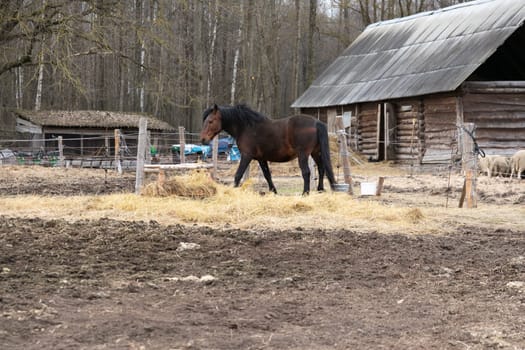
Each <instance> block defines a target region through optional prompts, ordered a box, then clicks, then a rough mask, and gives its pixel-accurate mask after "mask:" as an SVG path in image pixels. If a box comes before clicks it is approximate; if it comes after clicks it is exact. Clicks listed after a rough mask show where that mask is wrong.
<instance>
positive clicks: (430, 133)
mask: <svg viewBox="0 0 525 350" xmlns="http://www.w3.org/2000/svg"><path fill="white" fill-rule="evenodd" d="M423 108H424V111H423V118H424V144H425V146H424V147H425V151H424V155H423V158H422V160H421V162H422V163H423V164H427V163H429V164H432V163H441V164H442V163H448V162H450V159H451V157H454V156H455V155H456V153H457V152H458V146H457V135H458V132H457V131H458V130H457V116H456V96H454V95H430V96H425V97H424V98H423Z"/></svg>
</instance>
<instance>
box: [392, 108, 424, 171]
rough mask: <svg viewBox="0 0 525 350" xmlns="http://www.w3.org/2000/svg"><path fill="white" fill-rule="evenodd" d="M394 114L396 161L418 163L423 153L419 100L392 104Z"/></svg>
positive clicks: (422, 125)
mask: <svg viewBox="0 0 525 350" xmlns="http://www.w3.org/2000/svg"><path fill="white" fill-rule="evenodd" d="M394 106H395V114H396V145H395V146H396V147H395V149H396V160H397V161H400V162H413V161H415V162H417V163H419V161H420V159H421V156H422V152H423V151H424V149H423V146H424V139H422V135H423V134H422V132H421V131H422V130H423V128H424V124H423V122H424V120H423V119H422V114H421V108H422V104H421V102H420V101H419V100H403V101H398V102H396V103H395V104H394Z"/></svg>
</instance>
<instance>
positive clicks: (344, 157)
mask: <svg viewBox="0 0 525 350" xmlns="http://www.w3.org/2000/svg"><path fill="white" fill-rule="evenodd" d="M335 126H336V130H337V140H338V141H339V154H340V155H341V161H342V163H343V174H344V177H345V183H347V184H348V194H354V190H353V188H352V173H351V171H350V160H349V159H348V158H349V155H348V145H347V138H346V133H345V129H344V125H343V117H342V116H340V115H338V116H337V117H335Z"/></svg>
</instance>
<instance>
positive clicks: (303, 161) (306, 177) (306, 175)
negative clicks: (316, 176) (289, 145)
mask: <svg viewBox="0 0 525 350" xmlns="http://www.w3.org/2000/svg"><path fill="white" fill-rule="evenodd" d="M308 157H309V155H308V154H300V155H299V167H300V168H301V174H302V175H303V183H304V185H303V195H306V194H309V193H310V167H309V166H308Z"/></svg>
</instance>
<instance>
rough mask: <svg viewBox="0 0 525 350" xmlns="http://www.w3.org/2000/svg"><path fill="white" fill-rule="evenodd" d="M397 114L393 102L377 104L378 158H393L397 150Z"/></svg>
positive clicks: (379, 159) (380, 159)
mask: <svg viewBox="0 0 525 350" xmlns="http://www.w3.org/2000/svg"><path fill="white" fill-rule="evenodd" d="M395 130H396V115H395V113H394V106H393V105H392V104H391V103H379V104H378V105H377V143H376V160H377V161H382V160H393V159H395V157H396V151H395V136H396V134H395Z"/></svg>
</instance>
